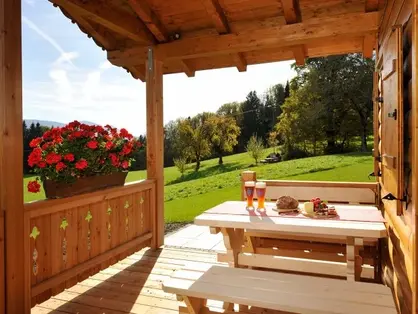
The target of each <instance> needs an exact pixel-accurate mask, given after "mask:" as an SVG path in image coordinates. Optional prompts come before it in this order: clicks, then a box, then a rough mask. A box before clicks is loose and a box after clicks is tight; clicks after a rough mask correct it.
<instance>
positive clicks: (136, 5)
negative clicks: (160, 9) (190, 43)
mask: <svg viewBox="0 0 418 314" xmlns="http://www.w3.org/2000/svg"><path fill="white" fill-rule="evenodd" d="M128 2H129V5H130V6H131V8H132V10H134V11H135V13H136V14H137V15H138V17H139V18H140V19H141V20H142V22H144V24H145V25H146V26H147V28H148V29H149V31H150V32H151V33H152V34H153V35H154V36H155V38H157V40H158V41H159V42H165V41H168V39H169V36H168V32H167V30H166V29H165V27H164V25H163V24H162V23H161V21H160V20H159V19H158V17H157V15H156V14H155V13H154V11H153V10H152V9H151V8H150V6H149V5H148V4H147V3H146V1H145V0H128Z"/></svg>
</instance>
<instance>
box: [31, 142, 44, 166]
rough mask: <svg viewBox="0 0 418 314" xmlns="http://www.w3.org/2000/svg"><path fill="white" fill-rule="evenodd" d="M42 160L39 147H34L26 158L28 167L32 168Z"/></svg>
mask: <svg viewBox="0 0 418 314" xmlns="http://www.w3.org/2000/svg"><path fill="white" fill-rule="evenodd" d="M41 159H42V150H41V149H40V148H39V147H36V148H35V149H34V150H33V151H32V152H31V153H30V154H29V157H28V164H29V166H31V167H33V166H35V165H36V164H38V163H39V162H40V161H41Z"/></svg>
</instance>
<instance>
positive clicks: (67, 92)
mask: <svg viewBox="0 0 418 314" xmlns="http://www.w3.org/2000/svg"><path fill="white" fill-rule="evenodd" d="M22 30H23V116H24V118H25V119H39V120H53V121H58V122H64V123H65V122H69V121H71V120H74V119H78V120H88V121H93V122H96V123H99V124H108V123H109V124H111V125H114V126H116V127H125V128H127V129H128V130H129V131H130V132H132V133H134V134H136V135H139V134H142V133H145V114H146V113H145V83H142V82H141V81H137V80H134V79H133V78H132V76H131V75H130V74H128V73H127V72H126V71H125V70H123V69H121V68H118V67H115V66H112V65H111V64H110V63H109V62H108V61H107V59H106V53H105V52H103V51H102V50H101V48H99V47H98V46H96V45H95V43H94V42H93V40H91V39H89V38H88V37H87V36H86V35H85V34H84V33H82V32H81V31H80V30H79V29H78V27H77V26H76V25H74V24H72V23H71V21H70V20H68V19H67V18H66V17H65V16H64V15H63V14H62V13H61V11H60V10H59V9H57V8H54V7H53V5H52V4H51V3H50V2H48V1H47V0H23V4H22ZM291 63H292V62H281V63H269V64H262V65H256V66H249V67H248V70H247V72H244V73H239V72H238V70H237V69H236V68H227V69H219V70H211V71H201V72H197V73H196V76H195V77H194V78H188V77H187V76H186V75H185V74H172V75H167V76H165V77H164V122H168V121H170V120H174V119H176V118H179V117H187V116H191V115H194V114H197V113H199V112H202V111H216V109H217V108H218V107H220V106H221V105H222V104H224V103H227V102H232V101H242V100H244V99H245V96H246V95H247V94H248V92H249V91H251V90H256V91H257V92H258V93H259V94H261V93H263V92H264V91H265V90H266V89H267V88H268V87H270V86H271V85H274V84H276V83H284V82H286V80H288V79H290V78H291V77H293V76H294V72H293V71H292V70H291V69H290V64H291Z"/></svg>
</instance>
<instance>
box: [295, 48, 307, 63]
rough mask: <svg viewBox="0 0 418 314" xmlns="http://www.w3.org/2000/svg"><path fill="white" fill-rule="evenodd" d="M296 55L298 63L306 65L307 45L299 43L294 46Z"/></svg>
mask: <svg viewBox="0 0 418 314" xmlns="http://www.w3.org/2000/svg"><path fill="white" fill-rule="evenodd" d="M292 51H293V55H294V56H295V61H296V65H305V59H306V48H305V45H298V46H295V47H293V48H292Z"/></svg>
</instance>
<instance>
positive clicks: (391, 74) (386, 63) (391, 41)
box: [378, 26, 403, 211]
mask: <svg viewBox="0 0 418 314" xmlns="http://www.w3.org/2000/svg"><path fill="white" fill-rule="evenodd" d="M381 51H383V54H382V60H379V62H378V66H380V71H381V77H382V96H383V103H382V105H381V108H382V117H381V119H382V131H381V133H382V155H381V161H382V183H383V187H384V189H385V190H386V191H387V192H388V193H391V194H392V195H393V196H394V197H395V198H397V199H398V203H399V204H398V206H397V208H398V211H399V210H401V208H402V206H401V203H400V201H399V199H402V198H403V105H402V102H403V87H402V86H403V85H402V75H403V71H402V64H403V62H402V27H401V26H399V27H394V28H393V29H392V31H391V33H390V34H389V36H388V37H387V38H386V41H385V42H384V43H383V47H382V48H381Z"/></svg>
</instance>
